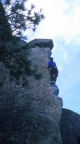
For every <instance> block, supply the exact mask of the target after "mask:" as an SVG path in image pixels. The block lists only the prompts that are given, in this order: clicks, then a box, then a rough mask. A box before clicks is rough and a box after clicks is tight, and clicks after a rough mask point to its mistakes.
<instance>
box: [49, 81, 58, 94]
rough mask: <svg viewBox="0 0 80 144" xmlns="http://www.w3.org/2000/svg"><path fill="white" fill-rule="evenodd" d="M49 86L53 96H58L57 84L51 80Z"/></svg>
mask: <svg viewBox="0 0 80 144" xmlns="http://www.w3.org/2000/svg"><path fill="white" fill-rule="evenodd" d="M51 87H52V90H53V95H54V96H58V94H59V88H58V86H57V85H56V84H55V82H53V83H52V84H51Z"/></svg>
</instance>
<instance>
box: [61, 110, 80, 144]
mask: <svg viewBox="0 0 80 144" xmlns="http://www.w3.org/2000/svg"><path fill="white" fill-rule="evenodd" d="M60 129H61V137H62V144H78V143H77V137H78V136H79V138H80V115H79V114H77V113H75V112H73V111H71V110H68V109H64V108H63V109H62V115H61V122H60Z"/></svg>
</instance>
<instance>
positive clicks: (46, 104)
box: [0, 41, 62, 144]
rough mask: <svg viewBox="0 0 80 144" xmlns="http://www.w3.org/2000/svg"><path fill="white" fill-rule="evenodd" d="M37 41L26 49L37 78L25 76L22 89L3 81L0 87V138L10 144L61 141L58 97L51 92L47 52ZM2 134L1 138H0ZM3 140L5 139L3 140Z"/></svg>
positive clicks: (58, 143) (55, 142)
mask: <svg viewBox="0 0 80 144" xmlns="http://www.w3.org/2000/svg"><path fill="white" fill-rule="evenodd" d="M38 44H39V43H37V45H36V46H34V47H31V48H30V56H29V59H30V60H31V61H32V68H35V67H36V68H37V72H38V73H40V74H41V76H42V77H41V78H40V79H39V80H36V79H35V77H34V76H30V77H28V80H29V85H28V86H27V87H26V88H22V87H21V86H16V85H15V84H13V83H12V85H11V84H10V83H9V82H8V81H7V83H5V85H4V87H3V88H2V89H1V90H0V110H1V113H0V118H1V119H0V140H1V142H2V143H8V144H10V143H12V144H22V143H23V144H61V143H62V142H61V135H60V128H59V123H60V117H61V112H62V99H61V98H60V97H56V96H54V95H53V91H52V88H51V86H50V75H49V71H48V69H46V65H47V62H48V56H49V55H50V53H51V51H50V48H49V47H48V46H47V42H46V41H44V43H43V44H44V45H45V46H46V47H45V46H44V47H41V46H40V45H38ZM3 137H4V138H3ZM3 139H5V142H4V141H3Z"/></svg>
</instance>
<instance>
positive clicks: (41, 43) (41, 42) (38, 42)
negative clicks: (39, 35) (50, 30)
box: [28, 39, 54, 49]
mask: <svg viewBox="0 0 80 144" xmlns="http://www.w3.org/2000/svg"><path fill="white" fill-rule="evenodd" d="M28 44H29V45H30V47H36V46H38V47H40V48H41V47H44V48H46V47H49V48H50V49H52V48H53V47H54V44H53V41H52V39H34V40H32V41H30V42H29V43H28Z"/></svg>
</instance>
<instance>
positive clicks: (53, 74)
mask: <svg viewBox="0 0 80 144" xmlns="http://www.w3.org/2000/svg"><path fill="white" fill-rule="evenodd" d="M49 59H50V60H49V62H48V66H46V67H47V68H48V69H49V71H50V76H51V81H52V83H53V82H56V79H57V77H58V72H59V71H58V69H57V66H56V63H55V62H54V61H53V58H52V57H50V58H49Z"/></svg>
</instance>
